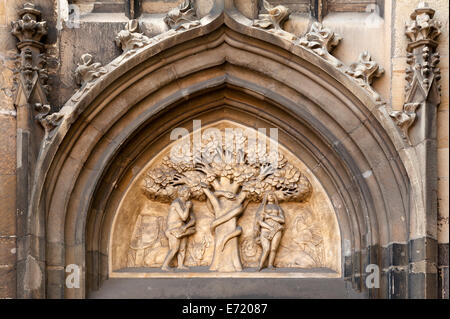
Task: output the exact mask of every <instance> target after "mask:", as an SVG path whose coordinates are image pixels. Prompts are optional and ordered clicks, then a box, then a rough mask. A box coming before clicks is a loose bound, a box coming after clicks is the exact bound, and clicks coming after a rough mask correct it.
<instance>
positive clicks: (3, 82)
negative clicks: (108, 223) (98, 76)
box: [0, 0, 16, 298]
mask: <svg viewBox="0 0 450 319" xmlns="http://www.w3.org/2000/svg"><path fill="white" fill-rule="evenodd" d="M10 4H11V1H10V0H0V43H1V46H0V298H14V297H15V295H16V272H15V265H16V218H15V210H16V209H15V204H16V203H15V197H16V190H15V188H16V175H15V173H16V111H15V109H14V106H13V92H12V82H13V81H12V78H13V66H14V62H13V58H14V55H15V53H16V51H15V41H14V39H13V38H12V37H11V35H10V33H9V25H10V21H12V20H13V19H14V18H15V15H16V13H15V10H14V7H12V6H11V5H10Z"/></svg>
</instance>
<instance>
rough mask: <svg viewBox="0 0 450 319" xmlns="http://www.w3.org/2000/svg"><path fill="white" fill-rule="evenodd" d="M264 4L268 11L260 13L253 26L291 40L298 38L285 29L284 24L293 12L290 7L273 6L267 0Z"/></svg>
mask: <svg viewBox="0 0 450 319" xmlns="http://www.w3.org/2000/svg"><path fill="white" fill-rule="evenodd" d="M263 5H264V8H265V9H266V10H267V13H261V14H259V16H258V19H256V20H254V21H253V26H254V27H257V28H261V29H265V30H267V31H269V32H272V33H275V34H276V35H278V36H280V37H283V38H285V39H287V40H289V41H295V40H297V39H298V38H297V36H295V35H294V34H292V33H289V32H287V31H285V30H283V24H284V22H285V21H286V20H287V19H288V18H289V15H290V14H291V13H290V11H289V9H288V8H287V7H285V6H283V5H278V6H272V5H271V4H270V3H269V2H268V1H266V0H264V1H263Z"/></svg>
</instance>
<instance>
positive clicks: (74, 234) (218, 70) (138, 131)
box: [33, 15, 409, 297]
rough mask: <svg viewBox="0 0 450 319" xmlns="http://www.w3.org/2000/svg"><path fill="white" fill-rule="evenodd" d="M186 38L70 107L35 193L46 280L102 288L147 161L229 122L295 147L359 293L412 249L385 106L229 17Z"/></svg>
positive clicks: (118, 71) (112, 76) (51, 286)
mask: <svg viewBox="0 0 450 319" xmlns="http://www.w3.org/2000/svg"><path fill="white" fill-rule="evenodd" d="M178 36H180V35H175V36H174V37H172V38H168V39H166V40H163V41H162V42H161V43H160V44H159V45H157V46H154V47H150V48H149V49H148V50H143V51H142V52H140V53H138V54H136V56H133V57H131V58H130V59H129V60H127V61H125V62H124V63H123V64H121V65H119V66H118V67H117V68H115V69H114V70H113V71H111V72H110V73H109V74H108V75H107V76H105V77H104V78H102V79H101V81H99V82H98V83H96V85H95V86H94V87H93V88H91V89H90V90H89V91H88V92H87V93H86V94H85V95H84V96H83V97H82V98H81V99H80V100H79V101H78V102H76V103H75V104H74V102H73V101H72V102H68V104H67V105H66V106H65V107H64V108H63V111H65V112H68V113H69V112H70V114H69V115H68V116H66V117H65V119H64V122H63V123H62V124H61V126H60V128H59V129H58V131H57V132H56V134H55V136H54V137H53V140H52V141H51V143H49V145H47V146H46V148H45V149H44V151H43V153H42V154H41V164H40V165H41V166H40V167H41V169H40V175H39V176H38V180H40V181H41V182H42V183H39V184H41V185H43V186H42V187H41V188H39V186H37V188H36V189H35V190H34V192H33V205H34V206H33V207H34V209H35V210H36V211H38V212H39V214H36V215H35V218H39V216H45V218H44V219H45V221H46V223H45V229H43V225H42V223H38V222H37V223H35V224H36V225H38V226H35V229H34V232H35V234H36V235H37V236H38V237H45V240H46V251H45V256H42V257H43V258H44V259H45V260H46V263H47V272H46V273H47V276H56V277H57V276H60V278H64V276H63V273H64V268H63V267H64V266H65V265H67V264H79V265H83V283H86V286H87V287H88V290H91V289H96V288H98V286H99V285H100V284H101V282H102V281H103V280H104V279H106V276H107V270H108V265H107V260H108V258H107V254H108V250H107V245H108V242H109V232H110V230H111V222H112V220H113V216H111V214H109V212H111V211H112V209H110V207H114V205H117V203H118V201H119V200H120V196H121V195H120V194H121V192H123V191H124V189H125V188H126V187H127V181H130V180H131V179H132V177H133V174H137V173H138V170H139V167H143V165H142V164H140V161H143V160H144V159H145V158H146V157H145V154H146V152H147V151H148V150H149V149H152V150H156V149H158V148H162V147H163V146H164V145H167V144H168V140H169V136H168V133H169V132H170V130H171V129H172V128H175V127H180V126H181V127H186V128H188V129H189V123H192V120H193V119H201V120H202V122H204V123H213V122H214V121H217V120H224V119H229V120H232V121H236V122H237V123H241V124H243V125H248V126H251V127H267V128H270V127H278V128H279V131H280V133H279V134H280V140H281V142H282V143H283V144H284V145H294V146H295V147H294V146H293V147H292V149H290V151H291V152H292V153H293V154H295V155H296V156H298V157H299V158H300V159H301V160H302V161H303V162H304V163H305V164H306V165H307V166H308V168H309V169H310V170H311V171H313V172H314V174H315V176H316V177H317V178H318V179H319V180H320V182H321V184H322V185H323V187H324V189H325V191H326V192H327V194H328V196H329V198H330V199H331V201H332V204H333V207H334V209H335V211H336V214H337V218H338V222H339V227H340V230H341V238H342V243H341V247H342V257H343V261H342V265H343V268H344V269H343V271H342V273H343V274H344V277H345V278H347V279H349V280H352V282H353V283H354V287H355V289H361V286H362V285H361V278H360V275H361V274H362V272H363V270H362V269H363V267H364V265H366V264H368V263H376V264H380V263H381V261H380V260H381V256H380V255H379V247H381V246H386V245H388V244H389V243H392V242H406V241H407V240H408V235H407V233H408V231H407V230H408V221H409V214H408V211H409V197H408V195H407V194H408V188H409V182H408V180H406V179H405V177H404V176H406V174H405V172H404V168H403V166H402V164H401V162H400V160H399V159H398V157H397V156H396V155H395V154H396V151H395V147H394V145H393V143H392V142H391V140H390V138H389V137H388V135H387V133H386V132H385V130H384V129H383V127H382V126H381V124H380V123H379V121H378V120H377V118H376V115H374V114H376V112H375V110H376V108H377V105H376V104H375V103H374V102H373V101H372V100H371V98H370V97H369V96H368V95H367V94H366V93H365V92H364V90H362V89H361V88H360V87H359V86H358V85H357V84H355V83H354V82H352V81H351V80H350V79H349V78H348V77H346V76H345V75H344V74H343V73H341V72H340V71H338V70H336V69H335V68H333V67H332V66H331V65H329V64H328V63H326V62H325V61H323V60H321V58H320V57H318V56H316V55H314V54H312V53H311V52H309V51H307V50H305V49H302V48H300V47H291V45H290V44H289V43H288V42H287V41H285V40H282V39H279V38H277V37H276V36H274V35H272V34H269V33H267V32H264V31H261V30H257V29H253V28H249V27H246V26H242V25H239V24H238V23H236V22H235V21H234V20H232V19H231V18H229V17H228V18H227V17H226V16H223V15H222V16H220V17H218V18H216V19H215V20H213V21H211V22H209V23H208V24H206V25H204V26H202V27H200V28H195V29H192V30H188V31H186V32H184V33H183V40H181V37H178ZM177 37H178V38H177ZM147 156H148V154H147ZM147 158H148V157H147ZM133 169H134V170H133ZM394 225H395V227H394ZM398 225H404V227H399V226H398ZM53 278H55V277H53ZM47 282H48V285H47V294H48V296H49V297H85V296H86V289H85V286H84V285H83V286H82V287H81V289H77V290H73V289H64V285H63V283H58V282H56V283H55V281H54V280H48V281H47Z"/></svg>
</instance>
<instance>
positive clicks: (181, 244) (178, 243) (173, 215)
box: [161, 187, 195, 270]
mask: <svg viewBox="0 0 450 319" xmlns="http://www.w3.org/2000/svg"><path fill="white" fill-rule="evenodd" d="M178 195H179V197H178V198H177V199H175V200H174V201H173V202H172V204H171V205H170V209H169V214H168V216H167V230H166V232H165V234H166V236H167V238H168V239H169V252H168V253H167V256H166V258H165V259H164V263H163V265H162V267H161V269H163V270H168V269H169V264H170V262H171V261H172V259H173V258H174V257H175V255H177V261H178V268H179V269H186V267H185V266H184V259H185V257H186V245H187V237H188V236H190V235H192V234H194V233H195V217H194V215H193V214H192V202H191V201H189V198H190V197H191V193H190V190H189V188H187V187H181V188H179V189H178Z"/></svg>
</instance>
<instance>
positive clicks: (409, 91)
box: [390, 2, 441, 139]
mask: <svg viewBox="0 0 450 319" xmlns="http://www.w3.org/2000/svg"><path fill="white" fill-rule="evenodd" d="M434 14H435V11H434V10H433V9H431V8H430V7H429V6H428V4H427V3H425V2H421V3H419V5H418V7H417V9H416V10H415V11H414V12H413V13H412V14H411V21H410V22H409V23H407V24H406V29H405V35H406V36H407V38H408V40H409V43H408V46H407V55H406V57H407V58H406V62H407V64H408V67H407V68H406V82H407V83H406V86H405V103H404V105H403V109H402V110H401V111H391V112H390V116H391V117H392V118H393V120H394V122H395V123H396V124H397V125H398V126H399V128H400V129H401V130H402V132H403V134H404V137H405V138H407V139H409V134H408V131H409V128H410V127H411V126H412V125H413V124H414V122H415V121H416V118H417V114H416V111H417V109H418V108H419V107H420V106H421V105H425V103H426V102H429V100H430V96H431V92H432V91H433V87H434V88H435V89H436V94H435V95H436V96H439V95H440V90H441V87H440V84H439V83H438V81H439V80H440V78H441V71H440V69H439V68H438V64H439V62H440V56H439V52H437V47H438V42H437V39H438V37H439V35H440V34H441V31H440V28H441V23H440V22H439V21H436V20H435V19H434ZM436 102H437V103H436ZM433 104H436V106H437V104H439V102H438V101H435V102H434V103H433Z"/></svg>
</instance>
